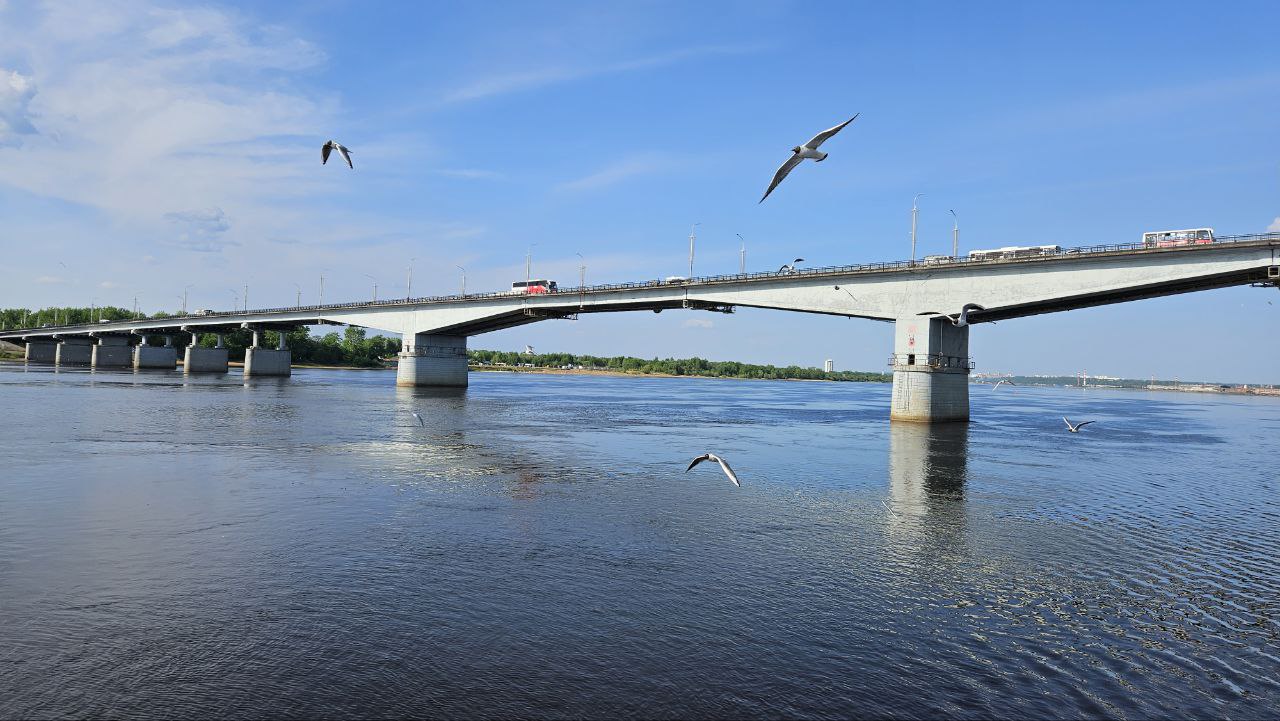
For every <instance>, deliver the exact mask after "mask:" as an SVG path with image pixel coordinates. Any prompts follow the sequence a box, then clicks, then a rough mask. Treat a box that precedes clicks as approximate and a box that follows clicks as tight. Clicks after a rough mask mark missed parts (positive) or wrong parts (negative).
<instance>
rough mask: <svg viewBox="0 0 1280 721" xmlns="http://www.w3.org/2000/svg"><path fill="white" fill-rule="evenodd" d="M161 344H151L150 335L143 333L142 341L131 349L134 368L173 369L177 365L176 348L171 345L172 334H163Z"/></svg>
mask: <svg viewBox="0 0 1280 721" xmlns="http://www.w3.org/2000/svg"><path fill="white" fill-rule="evenodd" d="M165 340H166V341H169V342H166V343H165V345H163V346H154V345H151V336H150V335H149V334H146V333H144V334H143V335H142V342H141V343H139V344H138V345H137V346H135V347H134V349H133V367H134V368H164V369H166V370H174V369H175V368H177V367H178V349H177V348H174V347H173V343H172V336H165Z"/></svg>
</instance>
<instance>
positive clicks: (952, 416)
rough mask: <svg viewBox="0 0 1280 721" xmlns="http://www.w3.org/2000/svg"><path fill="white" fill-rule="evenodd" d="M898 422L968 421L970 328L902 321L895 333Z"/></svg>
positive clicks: (945, 321) (894, 403)
mask: <svg viewBox="0 0 1280 721" xmlns="http://www.w3.org/2000/svg"><path fill="white" fill-rule="evenodd" d="M890 365H891V366H892V368H893V400H892V404H891V409H890V413H889V417H890V418H891V419H893V420H895V421H917V422H922V423H940V422H946V421H967V420H969V326H962V327H956V326H955V325H952V323H951V321H950V320H948V319H946V318H929V317H922V316H909V317H906V318H899V319H898V321H897V325H896V327H895V329H894V339H893V359H892V361H891V362H890Z"/></svg>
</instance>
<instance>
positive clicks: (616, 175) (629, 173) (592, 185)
mask: <svg viewBox="0 0 1280 721" xmlns="http://www.w3.org/2000/svg"><path fill="white" fill-rule="evenodd" d="M674 166H675V163H674V162H673V161H672V160H671V159H670V158H669V157H667V156H663V155H638V156H633V157H630V158H625V159H623V160H619V161H617V162H615V163H613V164H611V165H607V166H605V167H604V168H601V169H600V170H597V171H596V172H594V173H591V174H590V175H587V176H584V177H581V178H578V179H576V180H570V181H567V182H564V183H561V184H560V185H558V186H556V189H557V190H564V191H571V192H576V191H584V190H599V189H601V188H607V187H609V186H611V185H616V184H617V183H620V182H622V181H624V180H628V179H630V178H634V177H636V176H639V175H648V174H650V173H657V172H661V171H664V170H669V169H671V168H672V167H674Z"/></svg>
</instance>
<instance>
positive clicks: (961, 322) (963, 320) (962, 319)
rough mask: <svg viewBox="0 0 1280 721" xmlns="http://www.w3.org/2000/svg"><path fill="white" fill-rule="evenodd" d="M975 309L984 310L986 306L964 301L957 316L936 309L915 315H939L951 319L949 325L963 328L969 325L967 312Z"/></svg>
mask: <svg viewBox="0 0 1280 721" xmlns="http://www.w3.org/2000/svg"><path fill="white" fill-rule="evenodd" d="M975 310H986V308H984V307H982V306H980V305H978V304H977V303H965V304H964V305H963V306H962V307H961V308H960V315H958V316H954V315H947V314H946V313H939V312H938V311H936V310H929V311H925V312H923V313H917V314H916V315H940V316H942V317H943V318H946V319H947V320H949V321H951V325H954V326H957V327H960V328H963V327H964V326H966V325H969V313H971V312H973V311H975Z"/></svg>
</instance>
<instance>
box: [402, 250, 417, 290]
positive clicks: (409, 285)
mask: <svg viewBox="0 0 1280 721" xmlns="http://www.w3.org/2000/svg"><path fill="white" fill-rule="evenodd" d="M415 260H417V258H410V259H409V274H408V275H407V276H405V279H404V299H405V300H409V299H410V298H412V297H413V261H415Z"/></svg>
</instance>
